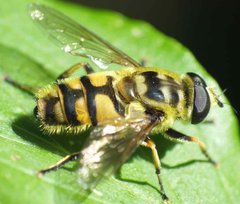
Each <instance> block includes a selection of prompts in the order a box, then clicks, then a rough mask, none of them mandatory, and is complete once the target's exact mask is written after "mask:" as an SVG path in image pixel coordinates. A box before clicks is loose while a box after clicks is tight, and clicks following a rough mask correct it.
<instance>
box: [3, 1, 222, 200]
mask: <svg viewBox="0 0 240 204" xmlns="http://www.w3.org/2000/svg"><path fill="white" fill-rule="evenodd" d="M30 15H31V17H32V19H33V20H34V21H36V22H37V23H38V24H39V25H40V26H42V27H43V28H44V29H45V31H46V32H47V33H48V34H49V35H50V36H51V37H52V38H54V39H55V42H57V45H58V46H60V47H61V48H62V49H63V50H64V51H65V52H69V53H71V54H73V55H79V56H83V57H88V58H89V59H91V60H92V61H93V62H94V63H96V64H97V65H101V66H106V65H109V64H111V63H115V64H119V65H122V66H124V67H125V68H123V69H120V70H118V71H104V72H99V73H94V72H93V69H92V68H91V67H90V65H89V64H86V63H79V64H76V65H74V66H72V67H70V68H69V69H68V70H66V71H65V72H64V73H62V74H61V75H60V76H59V77H58V78H57V80H56V82H55V83H54V84H53V85H51V86H48V87H47V88H42V89H37V90H36V99H37V106H36V108H35V109H34V114H35V115H36V117H37V118H38V119H39V121H40V122H41V124H42V127H43V129H45V130H46V131H48V132H50V133H52V132H55V133H58V132H61V131H63V130H65V131H66V132H75V133H79V132H81V131H84V130H85V129H86V128H88V127H92V131H91V133H90V136H89V139H88V140H87V142H86V144H85V146H84V148H83V149H82V150H81V151H80V152H77V153H74V154H72V155H68V156H66V157H65V158H63V159H62V160H61V161H59V162H58V163H57V164H55V165H53V166H51V167H49V168H47V169H44V170H41V171H39V175H43V174H45V173H47V172H50V171H52V170H56V169H58V168H60V167H61V166H63V165H64V164H65V163H67V162H68V161H72V160H75V159H77V158H79V159H80V161H79V162H80V168H79V170H78V173H79V182H80V184H81V185H82V186H83V187H86V188H93V187H94V186H95V185H96V184H97V183H98V182H99V180H100V179H101V178H102V177H103V176H105V175H107V174H110V173H112V172H114V171H115V170H116V169H117V168H118V167H120V166H121V165H122V164H123V163H124V162H125V161H126V160H127V159H128V158H129V156H130V155H131V154H132V153H133V152H134V150H135V149H136V147H137V146H138V145H143V146H145V147H148V148H150V149H151V150H152V153H153V160H154V165H155V169H156V174H157V178H158V181H159V185H160V193H161V196H162V199H163V201H164V202H165V203H167V202H169V199H168V197H167V195H166V193H165V191H164V187H163V184H162V180H161V177H160V167H161V166H160V160H159V157H158V154H157V150H156V148H155V144H154V142H153V141H152V140H151V139H150V138H149V137H148V134H149V133H151V132H156V133H162V134H164V135H165V136H167V137H169V138H170V139H173V140H177V141H188V142H194V143H197V144H198V145H199V147H200V149H201V151H202V152H203V154H204V155H205V156H206V158H207V159H208V160H209V162H211V163H212V164H214V165H216V162H215V161H214V160H213V159H212V158H211V157H210V156H209V155H208V153H207V151H206V148H205V145H204V143H202V142H201V141H200V140H198V139H197V138H194V137H190V136H187V135H184V134H182V133H180V132H177V131H175V130H173V129H171V126H172V125H173V123H174V121H175V120H176V119H182V120H185V121H189V122H190V123H192V124H197V123H200V122H201V121H203V120H204V119H205V117H206V116H207V115H208V113H209V110H210V107H211V105H214V104H217V105H219V106H220V107H222V106H223V104H222V103H221V102H220V101H219V100H218V98H217V96H216V94H215V93H214V91H213V90H212V89H211V88H209V87H207V85H206V83H205V81H204V80H203V79H202V78H201V77H200V76H199V75H197V74H194V73H187V74H183V75H178V74H175V73H172V72H169V71H167V70H163V69H159V68H146V67H142V66H141V65H140V64H139V63H137V62H136V61H135V60H133V59H132V58H130V57H129V56H127V55H126V54H125V53H123V52H121V51H120V50H118V49H116V48H114V47H113V46H112V45H110V44H109V43H107V42H106V41H104V40H102V39H101V38H99V37H98V36H96V35H95V34H93V33H92V32H90V31H88V30H87V29H86V28H84V27H83V26H81V25H79V24H77V23H76V22H74V21H73V20H71V19H70V18H68V17H66V16H64V15H63V14H61V13H59V12H58V11H55V10H53V9H51V8H49V7H46V6H43V5H38V4H32V5H31V6H30ZM79 68H84V69H85V71H86V72H87V75H85V76H81V77H71V75H72V73H74V72H75V71H76V70H77V69H79ZM6 80H7V81H8V82H10V83H12V84H14V85H16V86H18V87H20V88H22V89H25V90H26V89H28V90H29V87H26V86H23V85H20V84H18V83H16V82H14V81H12V80H10V79H6ZM31 90H33V89H31Z"/></svg>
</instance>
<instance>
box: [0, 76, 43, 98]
mask: <svg viewBox="0 0 240 204" xmlns="http://www.w3.org/2000/svg"><path fill="white" fill-rule="evenodd" d="M4 80H5V81H6V82H7V83H9V84H11V85H13V86H15V87H16V88H18V89H21V90H23V91H26V92H28V93H30V94H31V95H34V93H36V92H38V90H39V88H36V87H32V86H28V85H24V84H20V83H18V82H16V81H14V80H13V79H11V78H10V77H8V76H6V77H5V78H4Z"/></svg>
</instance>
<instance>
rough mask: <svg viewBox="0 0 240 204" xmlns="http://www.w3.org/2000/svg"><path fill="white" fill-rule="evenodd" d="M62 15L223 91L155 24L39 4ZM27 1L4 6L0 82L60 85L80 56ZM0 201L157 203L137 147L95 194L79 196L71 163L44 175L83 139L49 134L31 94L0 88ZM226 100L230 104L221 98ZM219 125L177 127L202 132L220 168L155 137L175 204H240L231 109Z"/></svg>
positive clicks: (215, 115)
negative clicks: (33, 15) (37, 21)
mask: <svg viewBox="0 0 240 204" xmlns="http://www.w3.org/2000/svg"><path fill="white" fill-rule="evenodd" d="M39 2H42V3H45V4H49V5H51V6H52V7H54V8H56V9H58V10H61V11H62V12H64V13H65V14H67V15H68V16H71V17H72V18H73V19H75V20H76V21H78V22H80V23H81V24H83V25H85V26H86V27H88V28H89V29H90V30H93V31H94V32H95V33H98V34H99V35H101V36H102V37H103V38H104V39H106V40H108V41H109V42H111V43H112V44H114V45H115V46H117V47H118V48H120V49H122V50H123V51H125V52H126V53H128V54H129V55H130V56H132V57H133V58H135V59H136V60H140V59H141V58H144V59H146V61H147V64H148V65H149V66H154V67H164V68H167V69H169V70H171V71H174V72H177V73H179V74H181V73H185V72H196V73H198V74H200V75H202V76H203V77H204V78H205V79H206V81H207V83H208V84H210V85H211V86H213V87H214V88H215V89H216V91H217V92H218V93H220V94H221V91H220V89H219V87H218V85H217V83H216V82H215V81H214V80H213V78H212V77H211V76H209V74H208V73H207V72H206V71H205V70H204V69H203V68H202V66H201V65H200V64H199V63H198V62H197V60H196V59H195V58H194V56H193V55H192V54H191V53H190V52H189V51H188V50H187V49H186V48H185V47H183V46H182V45H181V44H180V43H178V42H177V41H176V40H174V39H172V38H170V37H167V36H165V35H164V34H162V33H160V32H159V31H157V30H156V29H155V28H153V27H152V26H150V25H149V24H147V23H145V22H141V21H137V20H130V19H128V18H126V17H124V16H122V15H120V14H118V13H114V12H110V11H104V10H96V9H90V8H86V7H82V6H79V5H75V4H70V3H64V2H62V1H46V0H45V1H43V0H41V1H39ZM28 3H30V1H28V0H22V1H17V0H9V1H8V2H7V3H6V2H4V1H2V2H1V3H0V11H1V18H0V36H1V37H0V75H1V78H3V77H4V76H6V75H8V76H11V78H13V79H14V80H16V81H19V82H21V83H24V84H29V85H33V86H44V85H47V84H49V83H51V82H53V81H54V79H55V78H56V77H57V75H58V74H60V73H61V72H62V71H63V70H65V69H66V68H67V67H69V66H71V65H73V64H74V63H76V62H79V61H81V60H83V59H81V58H78V57H73V56H70V55H68V54H65V53H63V52H62V51H60V50H59V49H58V48H57V47H55V46H54V45H53V44H52V43H51V42H50V41H49V40H48V39H47V38H46V35H44V32H42V31H40V30H39V28H38V27H37V26H35V25H34V23H33V22H32V21H31V19H30V18H29V16H28V14H27V11H26V7H27V4H28ZM0 91H1V92H0V93H1V98H0V183H1V188H0V198H1V199H0V202H1V203H19V204H21V203H35V204H38V203H160V202H161V197H160V195H159V192H158V189H159V187H158V182H157V179H156V176H155V173H154V166H153V164H152V161H151V152H150V151H149V150H146V149H144V148H143V147H139V148H138V150H137V151H136V153H135V154H134V155H133V156H132V157H131V158H130V159H129V160H128V161H127V162H126V163H125V164H124V165H123V166H122V167H121V169H120V170H119V171H118V172H117V173H116V175H115V176H112V177H110V178H108V179H107V180H106V181H103V182H101V183H100V184H99V185H98V186H97V188H96V192H93V193H91V194H89V195H85V193H84V192H81V191H78V188H77V182H76V181H74V179H75V178H76V176H77V174H76V173H75V172H74V171H73V169H74V162H72V163H71V164H68V165H66V168H63V169H61V170H59V171H58V172H53V173H51V174H48V175H46V176H44V177H43V178H42V179H39V178H37V176H36V171H37V170H39V169H42V168H45V167H47V166H49V165H51V164H53V163H55V162H57V161H58V160H60V159H61V158H62V157H63V156H65V155H66V154H68V153H70V152H74V151H78V150H80V149H81V148H80V147H81V145H82V143H83V140H84V139H85V137H86V136H87V134H86V133H83V134H80V135H75V136H74V135H64V134H62V135H52V136H49V135H47V134H43V133H42V132H41V130H40V128H39V127H38V122H37V121H35V119H34V117H33V116H32V110H33V108H34V106H35V101H34V99H33V97H31V96H30V95H28V94H27V93H25V92H23V91H20V90H18V89H16V88H14V87H12V86H10V85H9V84H7V83H5V82H4V81H3V80H1V81H0ZM224 100H225V101H226V99H225V98H224ZM209 119H212V120H213V121H214V122H213V123H212V124H204V123H203V124H199V125H194V126H193V125H190V124H181V123H179V122H177V124H176V128H177V129H178V130H179V131H182V132H184V133H186V134H189V135H196V136H198V137H199V138H200V139H201V140H202V141H204V142H205V143H206V146H207V148H208V150H209V152H210V154H211V155H212V156H213V157H214V158H215V159H216V160H217V161H219V163H220V168H219V169H216V168H214V167H213V166H212V165H211V164H209V163H207V162H204V161H205V158H204V156H203V155H202V154H201V152H200V150H199V149H198V147H197V146H196V145H191V144H175V143H172V142H171V141H167V140H165V139H163V137H162V136H161V135H156V136H154V140H155V141H156V144H157V148H158V151H159V155H160V158H161V161H162V163H163V168H162V179H163V183H164V186H165V190H166V193H167V194H168V196H169V197H170V199H171V201H172V203H177V204H178V203H181V204H183V203H184V204H185V203H204V204H208V203H211V204H214V203H218V204H219V203H239V199H240V190H239V189H240V182H239V181H240V173H239V169H240V159H239V158H240V153H239V152H240V151H239V149H240V148H239V132H238V122H237V120H236V117H235V115H234V113H233V112H232V110H231V109H230V107H229V106H225V107H224V108H223V109H219V108H217V107H216V108H213V109H212V111H211V114H210V116H209Z"/></svg>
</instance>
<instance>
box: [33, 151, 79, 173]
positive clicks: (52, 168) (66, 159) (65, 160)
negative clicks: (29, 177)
mask: <svg viewBox="0 0 240 204" xmlns="http://www.w3.org/2000/svg"><path fill="white" fill-rule="evenodd" d="M79 157H80V152H77V153H74V154H70V155H67V156H66V157H64V158H63V159H61V160H60V161H58V162H57V163H56V164H54V165H52V166H50V167H48V168H46V169H42V170H40V171H38V173H37V175H38V176H39V177H40V176H43V175H44V174H46V173H49V172H51V171H55V170H57V169H59V168H61V167H62V166H63V165H65V164H66V163H68V162H70V161H74V160H76V159H78V158H79Z"/></svg>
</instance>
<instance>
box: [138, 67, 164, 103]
mask: <svg viewBox="0 0 240 204" xmlns="http://www.w3.org/2000/svg"><path fill="white" fill-rule="evenodd" d="M142 75H143V76H144V77H145V84H146V86H147V91H146V93H145V94H144V95H145V96H146V97H147V98H149V99H152V100H155V101H158V102H164V95H163V92H162V91H161V90H160V87H161V82H160V79H159V78H158V77H157V75H158V73H157V72H153V71H149V72H143V73H142Z"/></svg>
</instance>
